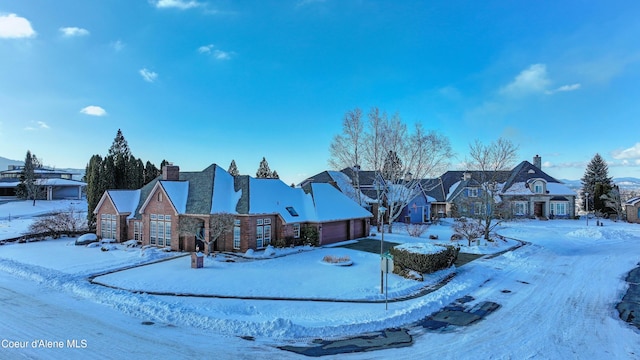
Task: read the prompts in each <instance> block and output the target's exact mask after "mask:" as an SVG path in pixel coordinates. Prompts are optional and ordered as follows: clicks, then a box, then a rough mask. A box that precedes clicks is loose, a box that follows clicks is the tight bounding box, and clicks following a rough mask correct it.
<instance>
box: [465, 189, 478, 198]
mask: <svg viewBox="0 0 640 360" xmlns="http://www.w3.org/2000/svg"><path fill="white" fill-rule="evenodd" d="M467 189H468V191H467V196H468V197H478V188H467Z"/></svg>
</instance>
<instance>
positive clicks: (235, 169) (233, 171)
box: [227, 160, 240, 176]
mask: <svg viewBox="0 0 640 360" xmlns="http://www.w3.org/2000/svg"><path fill="white" fill-rule="evenodd" d="M227 172H228V173H229V174H231V176H238V175H240V172H238V167H237V166H236V161H235V160H231V164H229V170H228V171H227Z"/></svg>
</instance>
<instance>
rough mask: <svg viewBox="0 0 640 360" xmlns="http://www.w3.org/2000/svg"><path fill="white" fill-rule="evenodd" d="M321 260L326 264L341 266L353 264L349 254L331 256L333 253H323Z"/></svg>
mask: <svg viewBox="0 0 640 360" xmlns="http://www.w3.org/2000/svg"><path fill="white" fill-rule="evenodd" d="M322 261H323V262H325V263H327V264H332V265H342V266H351V265H353V261H351V258H350V257H349V256H333V255H325V256H324V257H323V258H322Z"/></svg>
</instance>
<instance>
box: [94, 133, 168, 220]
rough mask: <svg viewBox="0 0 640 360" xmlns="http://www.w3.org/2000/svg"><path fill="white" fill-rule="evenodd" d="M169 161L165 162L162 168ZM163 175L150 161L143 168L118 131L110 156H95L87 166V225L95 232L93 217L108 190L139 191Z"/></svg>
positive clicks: (140, 161)
mask: <svg viewBox="0 0 640 360" xmlns="http://www.w3.org/2000/svg"><path fill="white" fill-rule="evenodd" d="M164 164H166V160H163V161H162V165H164ZM159 174H160V171H159V170H158V168H157V167H156V166H155V165H153V164H152V163H151V162H149V161H147V163H146V165H143V162H142V160H141V159H136V158H135V157H134V156H133V155H132V154H131V150H130V149H129V145H128V144H127V140H126V139H125V138H124V135H122V131H121V130H120V129H118V132H117V134H116V137H115V138H114V140H113V143H112V144H111V147H110V148H109V152H108V154H107V156H105V157H104V158H102V157H101V156H100V155H93V156H92V157H91V159H90V160H89V163H88V164H87V167H86V171H85V182H86V183H87V187H86V191H87V210H88V211H87V223H88V226H89V228H90V229H95V226H96V218H95V215H94V214H93V211H94V210H95V208H96V206H97V205H98V202H100V198H102V195H103V194H104V192H105V191H106V190H109V189H139V188H141V187H143V186H144V185H146V184H148V183H149V182H151V180H153V179H155V178H156V177H157V176H158V175H159Z"/></svg>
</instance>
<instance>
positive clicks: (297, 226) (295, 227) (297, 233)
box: [293, 224, 300, 239]
mask: <svg viewBox="0 0 640 360" xmlns="http://www.w3.org/2000/svg"><path fill="white" fill-rule="evenodd" d="M293 237H294V238H295V239H299V238H300V224H293Z"/></svg>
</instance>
